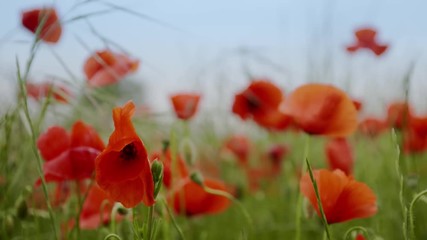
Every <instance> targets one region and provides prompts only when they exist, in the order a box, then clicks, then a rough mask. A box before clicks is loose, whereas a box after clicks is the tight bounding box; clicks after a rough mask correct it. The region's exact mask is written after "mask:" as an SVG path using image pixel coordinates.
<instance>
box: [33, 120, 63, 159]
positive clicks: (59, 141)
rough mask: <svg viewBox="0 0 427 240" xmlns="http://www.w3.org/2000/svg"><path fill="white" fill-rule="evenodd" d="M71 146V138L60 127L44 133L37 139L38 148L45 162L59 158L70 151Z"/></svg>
mask: <svg viewBox="0 0 427 240" xmlns="http://www.w3.org/2000/svg"><path fill="white" fill-rule="evenodd" d="M70 145H71V140H70V136H69V135H68V133H67V131H66V130H65V129H64V128H63V127H60V126H52V127H50V128H48V129H47V130H46V132H44V133H42V134H41V135H40V136H39V138H38V139H37V147H38V149H39V151H40V154H41V155H42V157H43V159H44V160H45V161H50V160H52V159H54V158H56V157H58V156H59V155H60V154H61V153H63V152H64V151H66V150H67V149H69V147H70Z"/></svg>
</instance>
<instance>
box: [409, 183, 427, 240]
mask: <svg viewBox="0 0 427 240" xmlns="http://www.w3.org/2000/svg"><path fill="white" fill-rule="evenodd" d="M425 194H427V189H425V190H423V191H421V192H419V193H418V194H417V195H415V197H414V198H413V199H412V201H411V203H410V204H409V209H408V211H407V219H406V226H405V228H406V229H407V231H408V232H409V236H407V239H416V237H415V221H414V216H413V208H414V205H415V203H416V202H417V201H418V200H419V199H420V198H421V197H422V196H423V195H425Z"/></svg>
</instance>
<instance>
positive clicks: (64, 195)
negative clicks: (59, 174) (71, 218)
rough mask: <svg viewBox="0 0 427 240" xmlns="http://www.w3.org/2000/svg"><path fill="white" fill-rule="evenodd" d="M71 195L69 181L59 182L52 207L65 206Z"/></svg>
mask: <svg viewBox="0 0 427 240" xmlns="http://www.w3.org/2000/svg"><path fill="white" fill-rule="evenodd" d="M70 195H71V187H70V183H69V182H67V181H64V182H58V183H57V184H56V187H55V192H54V197H53V199H52V206H54V207H57V206H61V205H62V204H64V203H65V202H66V201H67V200H68V198H69V197H70Z"/></svg>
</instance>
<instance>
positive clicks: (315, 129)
mask: <svg viewBox="0 0 427 240" xmlns="http://www.w3.org/2000/svg"><path fill="white" fill-rule="evenodd" d="M282 110H283V111H284V113H285V114H287V115H289V116H291V117H292V118H293V121H294V124H295V125H297V126H298V128H300V129H301V130H303V131H304V132H306V133H308V134H312V135H323V136H328V137H345V136H348V135H350V134H352V133H353V132H354V131H355V130H356V128H357V111H356V108H355V107H354V104H353V102H352V101H351V99H350V98H349V97H348V96H347V94H346V93H344V92H343V91H341V90H340V89H338V88H336V87H334V86H332V85H328V84H321V83H309V84H305V85H302V86H300V87H298V88H297V89H295V90H294V91H293V92H292V93H291V94H290V96H289V97H288V98H287V99H286V101H285V102H284V104H283V106H282Z"/></svg>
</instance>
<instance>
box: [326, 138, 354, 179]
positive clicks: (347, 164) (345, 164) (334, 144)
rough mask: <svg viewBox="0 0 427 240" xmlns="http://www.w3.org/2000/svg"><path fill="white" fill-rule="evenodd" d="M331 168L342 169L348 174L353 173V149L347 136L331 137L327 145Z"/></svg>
mask: <svg viewBox="0 0 427 240" xmlns="http://www.w3.org/2000/svg"><path fill="white" fill-rule="evenodd" d="M325 152H326V156H327V160H328V165H329V169H331V170H335V169H340V170H341V171H343V172H344V173H345V174H347V175H351V174H352V173H353V165H354V158H353V150H352V148H351V145H350V143H349V142H348V140H347V139H346V138H335V139H330V140H328V142H327V143H326V145H325Z"/></svg>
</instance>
